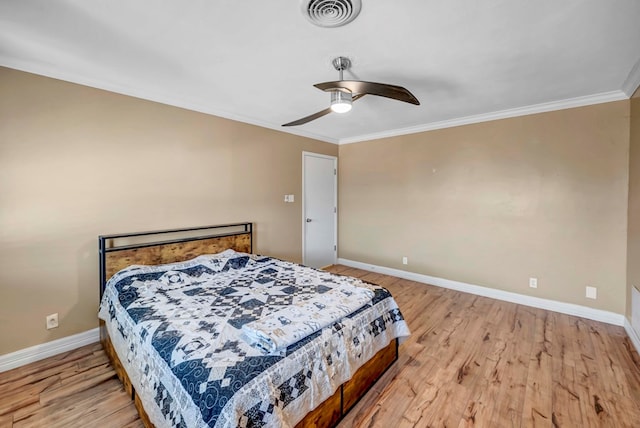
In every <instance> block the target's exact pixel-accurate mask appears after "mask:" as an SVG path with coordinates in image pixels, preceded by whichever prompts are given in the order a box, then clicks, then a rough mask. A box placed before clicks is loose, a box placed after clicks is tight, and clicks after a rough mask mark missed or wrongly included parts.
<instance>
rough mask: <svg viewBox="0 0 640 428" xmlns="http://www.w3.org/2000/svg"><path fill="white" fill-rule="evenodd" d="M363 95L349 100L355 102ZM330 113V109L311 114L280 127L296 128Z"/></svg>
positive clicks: (362, 95)
mask: <svg viewBox="0 0 640 428" xmlns="http://www.w3.org/2000/svg"><path fill="white" fill-rule="evenodd" d="M364 96H365V94H358V95H354V97H353V99H352V100H351V101H352V102H353V101H357V100H359V99H360V98H362V97H364ZM329 113H331V108H326V109H324V110H321V111H319V112H317V113H313V114H310V115H309V116H305V117H303V118H302V119H298V120H294V121H293V122H289V123H285V124H284V125H282V126H298V125H304V124H305V123H308V122H311V121H312V120H316V119H318V118H321V117H322V116H325V115H327V114H329Z"/></svg>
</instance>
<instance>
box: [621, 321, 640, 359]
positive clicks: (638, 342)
mask: <svg viewBox="0 0 640 428" xmlns="http://www.w3.org/2000/svg"><path fill="white" fill-rule="evenodd" d="M624 329H625V330H626V331H627V334H628V335H629V338H630V339H631V343H633V346H635V347H636V351H637V352H638V354H640V337H638V333H636V331H635V330H634V329H633V327H631V323H630V322H629V320H628V319H627V318H625V319H624Z"/></svg>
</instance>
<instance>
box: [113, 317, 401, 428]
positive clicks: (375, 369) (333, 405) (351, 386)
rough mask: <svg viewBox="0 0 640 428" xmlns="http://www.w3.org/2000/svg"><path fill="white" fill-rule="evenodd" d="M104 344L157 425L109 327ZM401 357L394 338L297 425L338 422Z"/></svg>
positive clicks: (129, 391) (120, 374)
mask: <svg viewBox="0 0 640 428" xmlns="http://www.w3.org/2000/svg"><path fill="white" fill-rule="evenodd" d="M105 330H106V329H105ZM102 345H103V347H104V350H105V352H106V353H107V355H108V356H109V359H110V360H111V364H112V365H113V368H114V369H115V372H116V374H117V375H118V378H119V379H120V381H121V382H122V384H123V385H124V388H125V391H126V392H127V394H129V396H130V397H131V399H132V400H133V401H134V404H135V406H136V409H137V410H138V413H139V414H140V419H141V420H142V422H143V423H144V425H145V427H147V428H154V425H153V424H152V423H151V420H150V419H149V416H147V413H146V411H145V409H144V407H143V406H142V402H141V401H140V398H139V397H138V395H137V394H136V391H135V388H134V387H133V385H132V384H131V380H130V379H129V375H128V374H127V372H126V371H125V369H124V367H123V366H122V363H121V362H120V359H119V358H118V354H116V351H115V349H114V348H113V344H112V343H111V339H110V338H109V335H108V334H106V331H105V334H104V336H103V339H102ZM397 359H398V339H394V340H392V341H391V343H389V345H387V346H386V347H384V348H382V349H381V350H380V351H378V353H377V354H376V355H374V356H373V358H371V359H370V360H369V361H367V362H366V363H365V364H364V365H363V366H362V367H360V368H359V369H358V371H356V373H355V375H354V376H353V377H352V378H351V379H350V380H348V381H347V382H345V383H343V384H342V385H340V387H339V388H338V389H337V390H336V392H335V393H334V394H333V395H332V396H331V397H329V398H327V399H326V400H325V401H324V402H322V404H320V405H319V406H318V407H316V408H315V409H314V410H312V411H311V412H310V413H309V414H307V416H305V418H304V419H303V420H302V421H300V422H299V423H298V424H297V425H296V428H311V427H334V426H336V425H337V424H338V422H340V420H341V419H342V418H343V417H344V416H345V415H346V414H347V412H349V410H351V409H352V408H353V406H354V405H355V404H356V403H357V402H358V401H359V400H360V399H361V398H362V397H364V395H365V394H366V393H367V392H368V391H369V389H371V387H372V386H373V384H374V383H376V381H377V380H378V379H379V378H380V377H381V376H382V375H383V374H384V373H385V372H386V371H387V370H388V369H389V368H390V367H391V366H392V365H393V363H394V362H395V361H396V360H397Z"/></svg>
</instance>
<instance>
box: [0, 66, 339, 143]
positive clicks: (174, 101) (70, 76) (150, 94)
mask: <svg viewBox="0 0 640 428" xmlns="http://www.w3.org/2000/svg"><path fill="white" fill-rule="evenodd" d="M0 64H1V65H2V66H4V67H8V68H13V69H15V70H20V71H24V72H27V73H32V74H38V75H40V76H45V77H50V78H52V79H58V80H63V81H65V82H70V83H75V84H78V85H83V86H88V87H91V88H96V89H102V90H104V91H109V92H113V93H116V94H121V95H127V96H130V97H134V98H140V99H143V100H147V101H153V102H156V103H160V104H165V105H168V106H173V107H179V108H183V109H185V110H191V111H197V112H199V113H205V114H210V115H213V116H217V117H221V118H224V119H229V120H235V121H236V122H242V123H247V124H249V125H255V126H260V127H262V128H267V129H272V130H274V131H279V132H286V133H288V134H294V135H298V136H300V137H306V138H311V139H314V140H318V141H324V142H326V143H331V144H338V142H339V141H338V140H337V139H334V138H329V137H327V136H325V135H321V134H316V133H314V132H310V131H307V130H305V129H304V128H300V127H293V126H290V127H287V128H286V129H284V128H282V126H281V125H274V124H272V123H269V122H265V121H262V120H258V119H255V118H253V117H249V116H244V115H241V114H235V113H229V112H226V111H222V110H218V109H212V108H210V107H206V106H204V105H203V104H201V103H199V102H197V101H194V100H185V99H179V98H177V97H175V96H174V95H170V94H163V93H159V92H154V91H151V90H148V89H138V88H132V87H129V86H126V85H121V84H117V83H113V82H106V81H103V80H98V79H92V78H87V77H85V76H82V75H80V74H76V73H68V72H61V71H59V70H56V69H54V68H53V67H51V66H49V65H45V64H33V63H30V62H23V61H19V60H16V59H14V58H9V57H6V56H2V55H0Z"/></svg>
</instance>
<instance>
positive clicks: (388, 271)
mask: <svg viewBox="0 0 640 428" xmlns="http://www.w3.org/2000/svg"><path fill="white" fill-rule="evenodd" d="M338 263H339V264H341V265H345V266H350V267H354V268H358V269H364V270H368V271H371V272H379V273H383V274H385V275H391V276H397V277H398V278H404V279H409V280H411V281H416V282H422V283H425V284H430V285H435V286H438V287H442V288H449V289H452V290H457V291H462V292H465V293H471V294H476V295H478V296H484V297H490V298H492V299H497V300H504V301H506V302H511V303H517V304H519V305H525V306H531V307H534V308H540V309H546V310H549V311H554V312H560V313H563V314H567V315H575V316H578V317H582V318H588V319H591V320H594V321H602V322H606V323H607V324H614V325H619V326H624V325H625V321H626V318H625V316H624V315H622V314H616V313H614V312H609V311H603V310H602V309H594V308H589V307H587V306H581V305H575V304H573V303H565V302H559V301H557V300H550V299H542V298H540V297H533V296H526V295H524V294H518V293H512V292H510V291H503V290H497V289H495V288H489V287H482V286H480V285H473V284H467V283H464V282H459V281H452V280H450V279H444V278H438V277H435V276H429V275H422V274H419V273H414V272H407V271H404V270H400V269H393V268H388V267H384V266H376V265H372V264H369V263H362V262H356V261H353V260H349V259H342V258H339V259H338Z"/></svg>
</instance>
